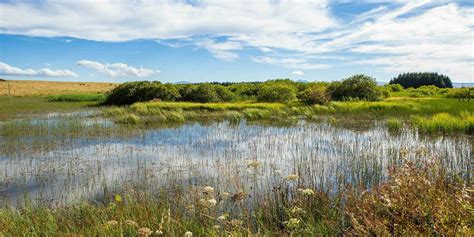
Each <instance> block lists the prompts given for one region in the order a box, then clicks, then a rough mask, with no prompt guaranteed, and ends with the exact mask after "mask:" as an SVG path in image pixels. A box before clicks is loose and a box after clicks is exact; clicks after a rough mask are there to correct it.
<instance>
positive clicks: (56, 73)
mask: <svg viewBox="0 0 474 237" xmlns="http://www.w3.org/2000/svg"><path fill="white" fill-rule="evenodd" d="M0 75H6V76H29V77H33V76H36V77H77V74H76V73H74V72H72V71H69V70H51V69H49V68H42V69H39V70H35V69H31V68H28V69H22V68H18V67H13V66H10V65H8V64H6V63H3V62H0Z"/></svg>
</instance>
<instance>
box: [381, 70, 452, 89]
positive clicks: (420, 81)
mask: <svg viewBox="0 0 474 237" xmlns="http://www.w3.org/2000/svg"><path fill="white" fill-rule="evenodd" d="M390 84H400V85H402V86H403V87H404V88H409V87H413V88H418V87H421V86H431V85H432V86H436V87H439V88H453V84H452V82H451V79H450V78H449V77H448V76H445V75H442V74H438V73H433V72H410V73H402V74H400V75H398V76H397V77H396V78H393V79H392V80H390Z"/></svg>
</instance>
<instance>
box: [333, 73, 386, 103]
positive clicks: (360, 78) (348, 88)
mask: <svg viewBox="0 0 474 237" xmlns="http://www.w3.org/2000/svg"><path fill="white" fill-rule="evenodd" d="M328 92H329V93H330V94H331V98H333V99H334V100H354V99H355V100H368V101H376V100H380V99H381V97H382V92H381V91H380V90H379V89H378V88H377V82H376V81H375V78H373V77H369V76H366V75H363V74H358V75H354V76H351V77H349V78H347V79H344V80H342V81H341V82H333V83H331V84H329V86H328Z"/></svg>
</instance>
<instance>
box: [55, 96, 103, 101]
mask: <svg viewBox="0 0 474 237" xmlns="http://www.w3.org/2000/svg"><path fill="white" fill-rule="evenodd" d="M47 98H48V101H50V102H84V101H95V102H102V101H104V100H105V94H65V95H50V96H48V97H47Z"/></svg>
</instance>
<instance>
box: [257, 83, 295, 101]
mask: <svg viewBox="0 0 474 237" xmlns="http://www.w3.org/2000/svg"><path fill="white" fill-rule="evenodd" d="M295 99H296V88H295V87H293V86H291V85H288V84H282V83H275V84H268V85H264V86H262V88H261V89H260V90H259V92H258V94H257V100H258V101H262V102H283V103H286V102H290V101H292V100H295Z"/></svg>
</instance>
